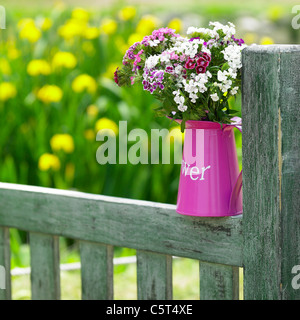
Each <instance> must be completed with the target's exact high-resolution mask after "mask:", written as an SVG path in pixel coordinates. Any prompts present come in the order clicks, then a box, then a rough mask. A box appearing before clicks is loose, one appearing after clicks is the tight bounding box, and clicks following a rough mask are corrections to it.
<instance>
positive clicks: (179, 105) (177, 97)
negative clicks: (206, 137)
mask: <svg viewBox="0 0 300 320" xmlns="http://www.w3.org/2000/svg"><path fill="white" fill-rule="evenodd" d="M173 95H174V101H175V102H176V103H177V108H178V110H179V111H181V112H184V111H186V110H187V106H186V105H184V102H185V99H184V96H182V95H180V90H177V91H173Z"/></svg>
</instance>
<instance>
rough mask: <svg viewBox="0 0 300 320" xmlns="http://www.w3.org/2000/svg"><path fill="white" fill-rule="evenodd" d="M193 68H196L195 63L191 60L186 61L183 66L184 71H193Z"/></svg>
mask: <svg viewBox="0 0 300 320" xmlns="http://www.w3.org/2000/svg"><path fill="white" fill-rule="evenodd" d="M195 66H196V63H195V61H194V60H193V59H188V61H187V62H186V63H185V65H184V67H185V68H186V69H194V68H195Z"/></svg>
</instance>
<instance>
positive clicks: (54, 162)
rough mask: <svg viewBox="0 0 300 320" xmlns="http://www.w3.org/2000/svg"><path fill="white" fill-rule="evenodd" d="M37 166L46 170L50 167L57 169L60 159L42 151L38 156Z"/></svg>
mask: <svg viewBox="0 0 300 320" xmlns="http://www.w3.org/2000/svg"><path fill="white" fill-rule="evenodd" d="M38 166H39V169H40V170H41V171H48V170H50V169H52V170H53V171H58V170H59V169H60V161H59V159H58V157H57V156H56V155H54V154H50V153H44V154H42V155H41V156H40V158H39V163H38Z"/></svg>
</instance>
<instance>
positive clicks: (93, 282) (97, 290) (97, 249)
mask: <svg viewBox="0 0 300 320" xmlns="http://www.w3.org/2000/svg"><path fill="white" fill-rule="evenodd" d="M113 256H114V249H113V246H109V245H104V244H99V243H93V242H88V241H80V258H81V283H82V299H83V300H112V299H113Z"/></svg>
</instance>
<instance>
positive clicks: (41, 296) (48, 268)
mask: <svg viewBox="0 0 300 320" xmlns="http://www.w3.org/2000/svg"><path fill="white" fill-rule="evenodd" d="M29 239H30V259H31V261H30V263H31V292H32V299H33V300H58V299H60V268H59V238H58V237H57V236H50V235H46V234H39V233H30V234H29Z"/></svg>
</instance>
